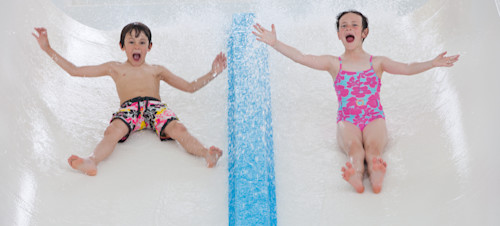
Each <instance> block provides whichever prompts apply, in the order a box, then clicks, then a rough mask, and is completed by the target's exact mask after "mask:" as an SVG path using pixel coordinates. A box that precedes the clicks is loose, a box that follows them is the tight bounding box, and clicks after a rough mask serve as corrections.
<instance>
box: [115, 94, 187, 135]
mask: <svg viewBox="0 0 500 226" xmlns="http://www.w3.org/2000/svg"><path fill="white" fill-rule="evenodd" d="M115 119H121V120H122V121H123V122H125V124H127V125H128V127H129V132H128V133H127V135H125V136H124V137H123V138H122V139H121V140H120V142H124V141H125V140H127V138H128V136H129V135H130V133H131V132H134V131H139V130H142V129H145V128H151V129H153V131H154V132H155V133H156V134H157V135H158V136H159V137H160V139H161V140H166V139H169V137H167V136H162V134H161V132H162V131H163V129H165V127H166V126H167V124H168V123H169V122H171V121H172V120H179V119H178V118H177V116H176V115H175V113H174V112H173V111H172V110H171V109H170V108H168V106H167V105H166V104H164V103H161V102H160V100H158V99H156V98H152V97H136V98H133V99H131V100H128V101H125V102H123V104H122V105H121V106H120V110H119V111H118V112H116V113H114V114H113V118H112V119H111V121H113V120H115Z"/></svg>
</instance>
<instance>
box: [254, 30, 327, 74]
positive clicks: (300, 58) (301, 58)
mask: <svg viewBox="0 0 500 226" xmlns="http://www.w3.org/2000/svg"><path fill="white" fill-rule="evenodd" d="M253 27H254V28H255V31H252V33H253V34H254V35H255V36H257V40H258V41H261V42H264V43H266V44H268V45H269V46H271V47H273V48H274V49H275V50H277V51H278V52H280V53H281V54H283V55H285V56H286V57H288V58H290V59H291V60H293V61H294V62H296V63H299V64H302V65H304V66H307V67H310V68H313V69H317V70H322V71H330V70H331V69H333V67H334V65H333V64H332V62H333V61H332V59H333V60H334V59H335V58H334V57H333V56H327V55H323V56H315V55H306V54H303V53H301V52H300V51H299V50H297V49H295V48H294V47H291V46H289V45H287V44H285V43H283V42H281V41H279V40H278V38H277V37H276V28H275V27H274V24H272V25H271V31H269V30H267V29H265V28H264V27H262V26H261V25H260V24H255V25H253Z"/></svg>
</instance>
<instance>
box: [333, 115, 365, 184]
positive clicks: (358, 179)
mask: <svg viewBox="0 0 500 226" xmlns="http://www.w3.org/2000/svg"><path fill="white" fill-rule="evenodd" d="M337 141H338V143H339V146H340V148H341V149H342V150H343V151H344V152H345V153H346V154H347V155H348V156H349V160H350V161H348V162H347V163H346V166H345V167H342V172H343V174H342V176H343V177H344V179H345V180H346V181H347V182H349V184H351V185H352V186H353V187H354V189H356V191H357V192H359V193H362V192H363V191H364V190H365V187H364V186H363V174H364V172H365V163H364V162H365V150H364V149H363V143H362V141H363V137H362V134H361V130H360V129H359V128H358V127H357V126H355V125H354V124H352V123H350V122H345V121H341V122H339V123H338V125H337Z"/></svg>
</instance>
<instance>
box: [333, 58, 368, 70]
mask: <svg viewBox="0 0 500 226" xmlns="http://www.w3.org/2000/svg"><path fill="white" fill-rule="evenodd" d="M339 62H340V67H339V72H340V71H341V70H342V58H340V57H339ZM370 62H371V61H370Z"/></svg>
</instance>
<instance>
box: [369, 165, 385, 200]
mask: <svg viewBox="0 0 500 226" xmlns="http://www.w3.org/2000/svg"><path fill="white" fill-rule="evenodd" d="M368 167H369V168H368V172H369V173H370V182H371V184H372V189H373V192H374V193H380V191H381V190H382V183H383V182H384V176H385V171H386V168H387V163H386V162H385V161H384V160H383V159H382V158H380V157H378V158H377V157H373V159H372V164H371V166H370V165H369V166H368Z"/></svg>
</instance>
